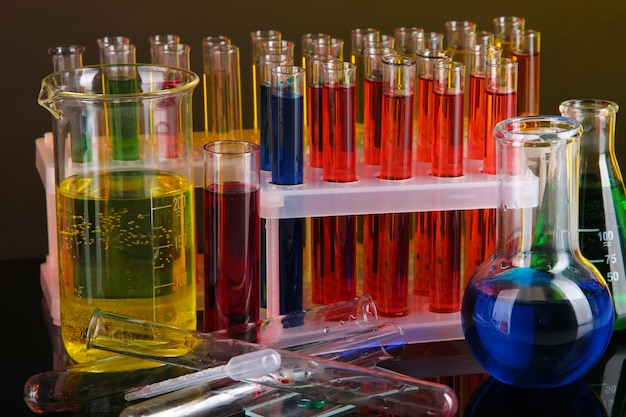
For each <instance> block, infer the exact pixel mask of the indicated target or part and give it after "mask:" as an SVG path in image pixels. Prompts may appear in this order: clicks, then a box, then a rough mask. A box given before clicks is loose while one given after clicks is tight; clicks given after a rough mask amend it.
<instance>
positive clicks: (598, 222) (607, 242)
mask: <svg viewBox="0 0 626 417" xmlns="http://www.w3.org/2000/svg"><path fill="white" fill-rule="evenodd" d="M559 108H560V111H561V114H562V115H563V116H566V117H569V118H571V119H574V120H576V121H577V122H578V123H580V124H581V126H582V129H583V133H582V135H581V137H580V167H579V170H580V181H579V190H578V192H579V203H578V207H579V210H578V235H579V242H580V251H581V252H582V254H583V256H584V257H586V258H587V259H588V260H589V262H591V263H592V264H593V265H594V266H595V267H596V268H597V269H598V271H600V274H601V275H602V277H603V278H604V279H605V281H606V282H607V284H608V286H609V290H610V292H611V296H612V299H613V308H614V310H615V330H620V329H624V328H626V268H625V261H626V192H625V191H624V181H623V180H622V174H621V172H620V169H619V165H618V163H617V158H616V156H615V121H616V116H617V111H618V110H619V106H618V105H617V103H614V102H611V101H607V100H596V99H584V100H567V101H564V102H563V103H561V105H560V107H559Z"/></svg>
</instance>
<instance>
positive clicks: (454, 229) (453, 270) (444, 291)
mask: <svg viewBox="0 0 626 417" xmlns="http://www.w3.org/2000/svg"><path fill="white" fill-rule="evenodd" d="M462 214H463V212H462V211H460V210H449V211H439V212H436V213H433V216H434V219H435V224H434V226H433V227H434V239H433V241H432V245H433V259H434V262H433V276H432V278H431V280H430V297H429V310H430V311H432V312H435V313H454V312H456V311H459V310H460V309H461V225H462V218H463V217H462Z"/></svg>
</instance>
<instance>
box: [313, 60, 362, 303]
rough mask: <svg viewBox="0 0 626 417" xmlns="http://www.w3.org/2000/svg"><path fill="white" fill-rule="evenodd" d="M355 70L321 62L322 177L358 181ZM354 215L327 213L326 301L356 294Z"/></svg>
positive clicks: (340, 63)
mask: <svg viewBox="0 0 626 417" xmlns="http://www.w3.org/2000/svg"><path fill="white" fill-rule="evenodd" d="M356 72H357V68H356V66H355V65H354V64H352V63H349V62H343V61H335V62H327V63H325V64H323V65H322V79H323V87H322V106H323V110H324V121H323V126H322V136H323V140H324V158H323V171H322V172H323V179H324V181H330V182H351V181H356V179H357V178H356ZM356 220H357V217H356V216H355V215H345V216H329V217H324V228H323V231H324V235H323V237H324V239H323V242H320V244H321V245H323V248H324V303H325V304H330V303H334V302H337V301H339V300H344V299H347V298H351V297H354V295H355V294H356V224H357V221H356Z"/></svg>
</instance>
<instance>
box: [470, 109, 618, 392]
mask: <svg viewBox="0 0 626 417" xmlns="http://www.w3.org/2000/svg"><path fill="white" fill-rule="evenodd" d="M581 131H582V129H581V128H580V125H579V124H578V123H577V122H575V121H574V120H572V119H568V118H565V117H559V116H545V117H543V116H537V117H519V118H513V119H507V120H504V121H502V122H500V123H498V124H497V125H496V127H495V129H494V136H495V137H496V140H497V150H498V158H497V160H498V164H497V165H498V167H497V177H498V184H499V187H498V190H497V191H498V202H497V204H498V205H497V207H498V208H497V218H496V224H497V228H496V245H495V251H494V254H493V255H492V256H491V258H490V259H489V260H487V261H485V262H483V263H482V264H481V265H480V266H479V267H478V269H477V270H476V272H474V274H473V275H472V278H471V280H470V282H469V283H468V285H467V287H466V289H465V293H464V296H463V305H462V309H461V323H462V326H463V331H464V335H465V338H466V340H467V344H468V346H469V347H470V349H471V350H472V352H473V354H474V356H475V357H476V360H477V361H478V362H479V363H480V364H481V365H482V366H483V367H484V369H485V370H486V371H487V372H489V373H490V374H491V375H492V376H493V377H494V378H497V379H498V380H500V381H502V382H504V383H507V384H510V385H516V386H521V387H532V388H554V387H558V386H563V385H566V384H569V383H571V382H573V381H575V380H577V379H580V378H582V377H583V376H584V375H585V374H586V373H587V371H589V369H591V367H592V366H593V365H594V364H595V363H596V362H597V361H598V360H599V359H600V357H601V355H602V353H603V352H604V350H605V349H606V347H607V345H608V343H609V340H610V337H611V334H612V330H613V309H612V308H611V297H610V293H609V290H608V288H607V286H606V283H605V282H604V280H603V279H602V277H601V276H600V274H599V273H598V270H597V269H596V268H594V267H593V265H591V264H590V263H589V262H588V261H587V260H586V259H585V258H584V257H583V256H582V254H581V253H580V249H579V245H578V232H577V228H576V225H577V218H576V217H575V215H576V201H577V186H578V182H577V181H578V170H577V165H576V161H577V154H578V140H579V137H580V134H581ZM524 194H526V195H527V196H528V197H530V196H531V195H533V194H534V201H531V200H533V199H532V198H528V201H526V198H524Z"/></svg>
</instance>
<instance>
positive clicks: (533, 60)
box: [511, 29, 540, 116]
mask: <svg viewBox="0 0 626 417" xmlns="http://www.w3.org/2000/svg"><path fill="white" fill-rule="evenodd" d="M539 43H540V32H538V31H536V30H529V29H527V30H523V31H517V32H515V33H514V34H513V40H512V44H511V59H512V60H514V61H516V62H517V74H518V77H517V115H518V116H537V115H539V74H540V71H539Z"/></svg>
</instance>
